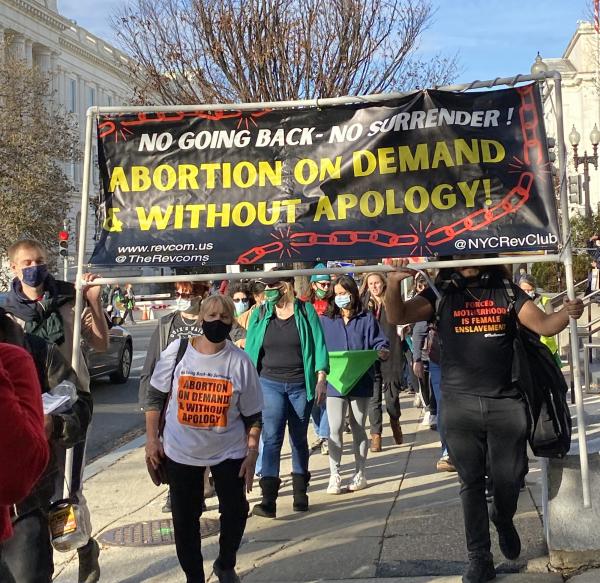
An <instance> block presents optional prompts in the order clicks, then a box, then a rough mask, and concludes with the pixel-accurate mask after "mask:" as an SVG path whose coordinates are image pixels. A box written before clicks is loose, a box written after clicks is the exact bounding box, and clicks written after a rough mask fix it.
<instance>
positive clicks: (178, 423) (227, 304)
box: [145, 295, 263, 583]
mask: <svg viewBox="0 0 600 583" xmlns="http://www.w3.org/2000/svg"><path fill="white" fill-rule="evenodd" d="M234 312H235V307H234V304H233V302H232V300H231V298H229V297H228V296H222V295H216V296H211V297H209V298H207V299H205V300H204V301H203V302H202V305H201V307H200V319H201V321H202V330H203V332H204V334H203V335H202V336H196V337H194V338H191V339H190V340H189V344H188V346H187V349H186V351H185V353H184V355H183V357H182V359H181V361H180V362H179V363H178V364H176V358H177V353H178V350H179V345H180V342H181V340H176V341H174V342H172V343H171V344H170V345H169V346H168V347H167V349H166V350H165V351H164V352H163V353H162V355H161V358H160V360H159V361H158V363H157V364H156V367H155V369H154V373H153V374H152V379H151V387H150V389H149V391H148V395H147V401H146V407H145V411H146V431H147V437H146V456H147V458H148V459H149V460H150V462H151V463H152V464H153V465H154V467H155V468H158V466H159V465H160V464H161V463H165V464H166V471H167V475H168V479H169V485H170V488H171V505H172V515H173V525H174V527H175V547H176V549H177V557H178V559H179V563H180V565H181V568H182V569H183V571H184V572H185V575H186V577H187V582H188V583H204V581H205V579H204V569H203V565H202V549H201V538H200V516H201V515H202V498H203V484H204V474H205V473H206V468H207V467H208V466H210V468H211V471H212V475H213V478H214V482H215V488H216V491H217V496H218V498H219V511H220V514H221V529H220V532H221V534H220V537H219V556H218V557H217V559H216V561H215V562H214V564H213V569H214V572H215V574H216V575H217V578H218V579H219V581H220V582H221V583H235V582H238V583H239V578H238V576H237V574H236V573H235V564H236V555H237V550H238V548H239V546H240V542H241V540H242V535H243V534H244V529H245V526H246V519H247V516H248V509H249V506H248V502H247V501H246V496H245V492H244V489H246V490H247V491H248V492H250V491H251V490H252V481H253V479H254V465H255V463H256V456H257V454H258V439H259V435H260V430H261V410H262V407H263V402H262V394H261V389H260V382H259V379H258V375H257V373H256V370H255V368H254V366H253V365H252V363H251V362H250V359H249V358H248V356H247V355H246V354H245V353H244V352H243V351H242V350H241V349H239V348H237V347H236V346H235V345H234V344H233V343H232V342H230V341H228V340H226V338H227V336H228V334H229V331H230V330H231V326H232V324H233V319H234ZM224 396H225V397H226V399H225V400H223V401H220V402H223V403H225V404H223V405H220V406H219V407H217V406H215V405H208V403H214V402H215V401H214V399H215V397H219V398H221V399H222V398H223V397H224ZM166 402H168V405H167V410H166V415H165V427H164V433H163V441H162V442H161V440H160V439H159V417H160V411H161V410H162V408H163V406H164V405H165V403H166ZM202 403H207V405H202ZM215 409H217V410H218V411H217V412H214V411H213V410H215Z"/></svg>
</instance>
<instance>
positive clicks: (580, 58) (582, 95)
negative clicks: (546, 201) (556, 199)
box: [543, 22, 600, 215]
mask: <svg viewBox="0 0 600 583" xmlns="http://www.w3.org/2000/svg"><path fill="white" fill-rule="evenodd" d="M599 40H600V39H599V37H598V35H597V33H596V31H595V30H594V27H593V25H592V24H591V23H590V22H579V23H578V25H577V30H576V31H575V34H574V35H573V37H572V38H571V40H570V42H569V44H568V46H567V48H566V49H565V52H564V54H563V56H562V57H561V58H546V56H544V55H543V57H544V58H543V61H544V63H545V64H546V65H547V66H548V70H556V71H559V72H560V73H561V77H562V97H563V129H564V134H565V146H566V151H567V160H568V165H567V176H570V177H575V176H577V175H578V174H579V175H581V179H580V180H581V183H583V172H584V170H583V165H580V166H579V167H578V168H575V164H574V151H573V147H572V146H571V143H570V141H569V134H570V133H571V131H572V128H573V126H575V128H576V129H577V131H578V132H579V134H580V135H581V142H580V144H579V147H578V152H577V154H578V155H579V156H583V155H584V154H585V153H587V155H592V153H593V147H592V144H591V141H590V133H591V132H592V130H593V129H594V125H596V124H597V126H598V128H600V81H599V79H600V76H599V74H598V69H599V67H600V55H599V50H598V47H599V45H600V43H599ZM550 85H551V84H550ZM555 110H556V101H555V99H554V95H553V93H552V92H545V99H544V113H545V118H546V130H547V134H548V136H550V137H553V138H556V137H557V133H556V117H555ZM588 168H589V176H590V182H589V188H590V206H591V209H592V211H593V212H595V213H596V212H598V210H599V204H600V172H598V171H597V170H596V169H595V168H594V166H593V164H590V165H589V167H588ZM583 198H584V193H583V192H582V194H581V199H582V200H581V202H582V203H583V202H584V201H583ZM570 210H571V212H578V213H580V214H582V215H583V214H584V212H585V209H584V206H583V204H573V203H572V204H570Z"/></svg>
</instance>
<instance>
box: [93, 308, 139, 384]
mask: <svg viewBox="0 0 600 583" xmlns="http://www.w3.org/2000/svg"><path fill="white" fill-rule="evenodd" d="M107 319H108V317H107ZM109 322H110V323H109V330H108V340H109V342H108V350H107V351H106V352H97V351H96V350H94V349H93V348H92V347H91V346H87V345H86V346H85V348H84V351H83V354H84V357H85V361H86V363H87V367H88V370H89V371H90V378H92V379H94V378H97V377H100V376H104V375H108V376H109V378H110V380H111V382H113V383H118V384H121V383H126V382H127V379H128V378H129V373H130V371H131V361H132V357H133V342H132V339H131V334H130V333H129V332H128V331H127V330H125V328H123V327H121V324H122V323H123V318H121V317H117V316H115V317H113V318H112V319H110V320H109Z"/></svg>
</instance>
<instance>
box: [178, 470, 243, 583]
mask: <svg viewBox="0 0 600 583" xmlns="http://www.w3.org/2000/svg"><path fill="white" fill-rule="evenodd" d="M242 461H243V460H241V459H238V460H225V461H224V462H221V463H220V464H218V465H216V466H211V472H212V476H213V479H214V481H215V490H216V493H217V496H218V498H219V512H220V514H221V533H220V535H219V557H218V559H217V560H218V562H219V565H220V566H221V567H222V568H223V569H232V568H233V567H235V562H236V555H237V550H238V549H239V547H240V543H241V541H242V535H243V534H244V529H245V528H246V520H247V518H248V510H249V506H248V502H247V500H246V494H245V491H244V487H245V485H244V480H243V479H242V478H240V477H239V475H238V474H239V472H240V467H241V465H242ZM167 472H168V476H169V485H170V492H171V508H172V511H171V512H172V515H173V526H174V527H175V548H176V550H177V558H178V559H179V564H180V565H181V568H182V569H183V571H184V573H185V574H186V577H187V579H186V581H187V583H204V581H205V580H204V568H203V564H202V546H201V542H200V516H201V514H202V500H203V498H204V468H203V467H197V466H187V465H184V464H178V463H177V462H174V461H173V460H170V459H168V458H167Z"/></svg>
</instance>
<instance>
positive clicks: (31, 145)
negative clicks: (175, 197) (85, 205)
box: [0, 46, 79, 284]
mask: <svg viewBox="0 0 600 583" xmlns="http://www.w3.org/2000/svg"><path fill="white" fill-rule="evenodd" d="M3 48H4V47H2V46H0V55H2V54H4V50H3ZM78 157H79V150H78V133H77V129H76V124H75V122H74V121H73V120H72V119H71V117H70V116H69V115H68V114H65V113H64V112H62V111H61V110H60V109H59V108H58V107H57V106H56V105H55V103H54V101H53V98H52V91H51V87H50V82H49V78H48V77H47V76H46V75H43V74H42V73H40V71H39V70H38V69H37V68H31V67H29V66H28V65H27V64H26V63H25V62H24V61H22V60H19V59H18V58H16V57H14V56H12V55H11V54H7V55H6V56H5V57H4V59H3V60H1V61H0V233H2V236H1V237H0V256H5V255H6V250H7V248H8V247H9V246H10V245H11V244H12V243H13V242H14V241H15V240H17V239H20V238H24V237H28V238H33V239H37V240H38V241H39V242H40V243H41V244H42V245H44V246H45V247H46V248H47V249H49V250H52V249H54V247H55V246H56V240H57V239H56V237H57V233H58V231H59V230H60V229H62V226H63V220H64V219H65V218H66V216H67V212H68V208H69V199H70V196H71V194H72V192H73V184H72V183H71V181H70V180H69V178H68V177H67V176H66V175H65V173H64V171H63V169H62V168H61V164H60V163H61V162H70V161H72V160H77V159H78ZM4 279H6V274H5V277H4ZM1 283H2V281H1V277H0V284H1ZM4 283H6V281H4Z"/></svg>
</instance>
